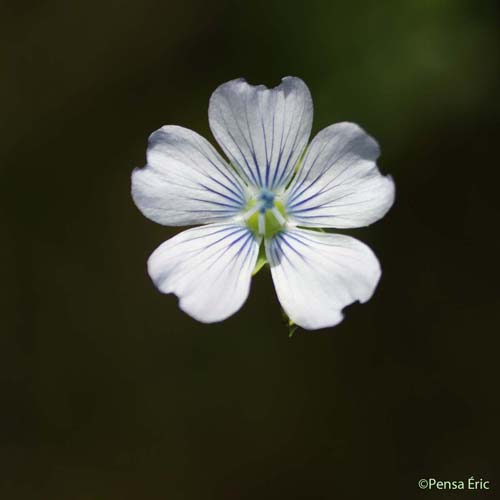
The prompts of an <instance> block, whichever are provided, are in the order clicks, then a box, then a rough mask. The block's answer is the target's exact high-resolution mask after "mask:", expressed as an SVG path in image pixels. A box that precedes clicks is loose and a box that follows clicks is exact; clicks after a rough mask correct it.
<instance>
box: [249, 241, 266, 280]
mask: <svg viewBox="0 0 500 500" xmlns="http://www.w3.org/2000/svg"><path fill="white" fill-rule="evenodd" d="M266 264H267V257H266V250H265V249H264V245H261V247H260V249H259V256H258V257H257V262H256V263H255V267H254V268H253V271H252V276H255V275H256V274H257V273H258V272H259V271H260V270H261V269H262V268H263V267H264V266H265V265H266Z"/></svg>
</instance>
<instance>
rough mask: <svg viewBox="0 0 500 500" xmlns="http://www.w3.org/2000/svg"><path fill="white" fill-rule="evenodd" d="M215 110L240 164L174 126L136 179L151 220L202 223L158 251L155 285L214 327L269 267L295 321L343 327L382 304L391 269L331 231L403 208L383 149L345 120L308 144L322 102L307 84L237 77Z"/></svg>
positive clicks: (155, 139)
mask: <svg viewBox="0 0 500 500" xmlns="http://www.w3.org/2000/svg"><path fill="white" fill-rule="evenodd" d="M208 115H209V122H210V128H211V130H212V132H213V134H214V136H215V138H216V140H217V142H218V143H219V146H220V147H221V149H222V150H223V151H224V153H225V155H226V157H227V158H228V161H227V160H225V159H224V158H222V156H221V155H220V154H219V153H218V152H217V151H216V150H215V149H214V147H213V146H211V144H210V143H209V142H208V141H206V140H205V139H204V138H203V137H201V136H200V135H198V134H197V133H196V132H193V131H191V130H188V129H186V128H182V127H178V126H173V125H167V126H164V127H162V128H161V129H159V130H157V131H156V132H154V133H153V134H152V135H151V136H150V138H149V146H148V151H147V165H146V166H145V167H144V168H138V169H135V170H134V172H133V174H132V195H133V199H134V201H135V203H136V205H137V206H138V208H139V209H140V210H141V212H142V213H143V214H144V215H145V216H146V217H148V218H149V219H151V220H153V221H155V222H157V223H159V224H163V225H165V226H192V225H198V227H194V228H191V229H187V230H184V231H182V232H181V233H179V234H178V235H177V236H174V237H173V238H171V239H169V240H168V241H166V242H164V243H163V244H161V245H160V246H159V247H158V248H157V249H156V250H155V251H154V252H153V254H152V255H151V257H150V258H149V261H148V272H149V275H150V276H151V279H152V280H153V282H154V283H155V285H156V286H157V287H158V289H159V290H160V291H161V292H163V293H173V294H175V295H177V297H178V298H179V306H180V308H181V309H182V310H183V311H185V312H186V313H188V314H189V315H191V316H192V317H193V318H195V319H197V320H199V321H202V322H205V323H212V322H216V321H222V320H224V319H226V318H227V317H229V316H231V315H232V314H234V313H235V312H236V311H238V309H240V307H241V306H242V305H243V303H244V302H245V300H246V298H247V296H248V293H249V290H250V282H251V278H252V274H253V273H254V272H255V271H256V269H258V268H260V267H261V265H262V264H263V263H268V264H269V267H270V270H271V274H272V278H273V281H274V286H275V288H276V293H277V296H278V299H279V302H280V303H281V306H282V307H283V309H284V311H285V312H286V314H287V315H288V317H289V318H290V319H291V320H292V321H293V322H294V323H296V324H297V325H299V326H301V327H303V328H306V329H311V330H313V329H318V328H324V327H328V326H333V325H336V324H338V323H339V322H340V321H342V319H343V314H342V309H343V308H344V307H345V306H347V305H349V304H351V303H352V302H355V301H360V302H366V301H367V300H368V299H370V297H371V296H372V294H373V292H374V290H375V288H376V286H377V283H378V281H379V278H380V275H381V270H380V265H379V262H378V260H377V258H376V257H375V255H374V254H373V252H372V251H371V250H370V248H368V247H367V246H366V245H365V244H364V243H361V242H360V241H358V240H357V239H354V238H352V237H350V236H346V235H343V234H335V233H331V232H324V231H321V229H323V228H327V229H330V228H339V229H344V228H356V227H361V226H367V225H369V224H371V223H373V222H375V221H376V220H378V219H380V218H381V217H383V216H384V215H385V213H386V212H387V211H388V210H389V208H390V207H391V205H392V203H393V201H394V183H393V180H392V178H391V177H390V176H383V175H382V174H381V173H380V171H379V170H378V168H377V165H376V160H377V158H378V156H379V154H380V150H379V146H378V144H377V142H376V141H375V140H374V139H373V138H372V137H370V136H369V135H367V134H366V133H365V132H364V131H363V130H362V129H361V128H360V127H359V126H358V125H355V124H353V123H337V124H334V125H331V126H329V127H327V128H325V129H324V130H322V131H321V132H319V133H318V134H317V135H316V137H314V138H313V139H312V141H311V143H310V144H308V142H309V136H310V133H311V126H312V119H313V105H312V99H311V95H310V92H309V89H308V88H307V86H306V85H305V83H304V82H303V81H302V80H300V79H299V78H295V77H287V78H284V79H283V80H282V82H281V84H280V85H279V86H277V87H275V88H273V89H268V88H266V87H264V86H263V85H259V86H252V85H249V84H248V83H247V82H246V81H245V80H243V79H238V80H233V81H230V82H227V83H225V84H223V85H221V86H220V87H219V88H217V90H216V91H215V92H214V93H213V95H212V97H211V99H210V106H209V112H208ZM320 228H321V229H320Z"/></svg>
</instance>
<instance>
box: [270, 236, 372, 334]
mask: <svg viewBox="0 0 500 500" xmlns="http://www.w3.org/2000/svg"><path fill="white" fill-rule="evenodd" d="M266 254H267V258H268V260H269V264H270V266H271V273H272V276H273V281H274V286H275V288H276V293H277V294H278V299H279V301H280V303H281V305H282V307H283V309H284V310H285V312H286V313H287V314H288V316H289V317H290V318H291V319H292V320H293V321H294V322H295V323H296V324H297V325H299V326H301V327H302V328H306V329H308V330H315V329H317V328H325V327H328V326H334V325H336V324H337V323H340V322H341V321H342V319H343V315H342V309H343V308H344V307H345V306H347V305H349V304H351V303H352V302H355V301H357V300H359V301H360V302H366V301H367V300H369V299H370V297H371V296H372V294H373V292H374V290H375V288H376V286H377V283H378V280H379V278H380V274H381V270H380V264H379V262H378V260H377V257H375V255H374V253H373V252H372V251H371V250H370V248H368V247H367V246H366V245H365V244H364V243H361V242H360V241H358V240H356V239H354V238H351V237H350V236H345V235H342V234H329V233H320V232H317V231H311V230H304V229H291V230H287V231H285V232H282V233H278V234H277V235H276V236H275V237H274V238H273V239H272V240H268V241H266Z"/></svg>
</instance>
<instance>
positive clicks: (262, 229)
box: [259, 212, 266, 234]
mask: <svg viewBox="0 0 500 500" xmlns="http://www.w3.org/2000/svg"><path fill="white" fill-rule="evenodd" d="M265 233H266V216H265V214H263V213H262V212H259V234H265Z"/></svg>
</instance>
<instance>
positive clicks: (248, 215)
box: [243, 205, 260, 220]
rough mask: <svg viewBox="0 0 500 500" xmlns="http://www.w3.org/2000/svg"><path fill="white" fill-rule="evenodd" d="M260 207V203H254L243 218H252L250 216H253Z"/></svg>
mask: <svg viewBox="0 0 500 500" xmlns="http://www.w3.org/2000/svg"><path fill="white" fill-rule="evenodd" d="M259 209H260V207H259V205H254V206H253V207H252V208H251V209H250V210H248V211H247V212H245V213H244V214H243V220H248V219H250V217H252V215H253V214H254V213H255V212H257V210H259Z"/></svg>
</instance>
